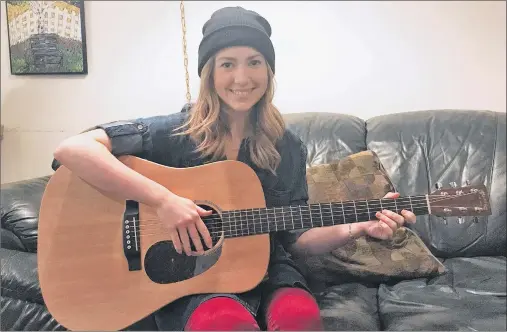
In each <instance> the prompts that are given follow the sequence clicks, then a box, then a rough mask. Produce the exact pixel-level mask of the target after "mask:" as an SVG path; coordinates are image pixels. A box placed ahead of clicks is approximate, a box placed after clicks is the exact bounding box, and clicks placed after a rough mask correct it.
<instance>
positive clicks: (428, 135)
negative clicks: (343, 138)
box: [366, 110, 506, 257]
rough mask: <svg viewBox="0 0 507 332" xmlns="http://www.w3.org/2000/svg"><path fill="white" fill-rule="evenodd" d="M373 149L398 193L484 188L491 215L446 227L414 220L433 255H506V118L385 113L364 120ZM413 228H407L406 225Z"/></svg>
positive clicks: (499, 115) (449, 113) (477, 113)
mask: <svg viewBox="0 0 507 332" xmlns="http://www.w3.org/2000/svg"><path fill="white" fill-rule="evenodd" d="M367 132H368V135H367V139H366V141H367V144H368V149H371V150H373V151H375V152H376V153H377V154H378V156H379V158H380V160H381V161H382V164H383V165H384V166H385V168H386V170H387V172H388V174H389V176H390V177H391V179H392V180H393V182H394V183H395V186H396V187H397V188H398V191H399V192H400V193H401V195H415V194H424V193H428V191H433V190H434V189H435V184H436V183H437V182H440V183H442V185H443V186H445V187H450V186H449V183H450V182H456V184H457V186H459V187H461V186H465V185H466V180H469V181H470V184H472V185H475V184H484V185H486V187H487V188H488V189H489V192H490V197H491V199H490V200H491V205H492V213H493V214H492V215H491V216H485V217H479V218H478V222H477V223H476V222H474V221H473V218H472V217H465V218H464V221H465V222H464V223H462V224H460V223H458V222H457V218H456V217H451V218H448V223H447V224H445V223H444V221H443V220H442V219H441V218H439V217H435V216H429V217H428V216H425V217H419V218H418V220H417V223H416V224H415V225H414V226H413V227H414V229H415V230H416V231H417V233H418V234H419V235H420V236H421V238H422V239H423V240H424V242H425V243H426V244H427V245H428V246H429V248H430V249H431V250H432V251H433V252H434V253H435V255H436V256H438V257H460V256H489V255H492V256H495V255H505V246H506V214H505V199H506V187H505V184H506V182H505V150H506V149H505V114H504V113H494V112H487V111H454V110H435V111H420V112H409V113H402V114H390V115H385V116H379V117H374V118H372V119H369V120H368V121H367ZM410 227H412V225H411V226H410Z"/></svg>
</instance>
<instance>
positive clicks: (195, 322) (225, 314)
mask: <svg viewBox="0 0 507 332" xmlns="http://www.w3.org/2000/svg"><path fill="white" fill-rule="evenodd" d="M185 330H186V331H218V330H221V331H258V330H260V329H259V326H258V324H257V322H256V320H255V318H254V317H253V316H252V314H251V313H250V312H249V311H248V310H247V309H246V308H245V307H244V306H243V305H242V304H241V303H239V302H238V301H236V300H234V299H231V298H229V297H215V298H212V299H210V300H207V301H205V302H203V303H202V304H201V305H199V306H198V307H197V308H196V309H195V311H194V312H193V313H192V314H191V315H190V318H189V319H188V322H187V324H186V326H185Z"/></svg>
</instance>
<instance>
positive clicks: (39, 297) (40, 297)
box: [2, 285, 43, 304]
mask: <svg viewBox="0 0 507 332" xmlns="http://www.w3.org/2000/svg"><path fill="white" fill-rule="evenodd" d="M2 289H5V290H8V291H11V292H13V293H15V294H18V295H21V297H23V296H22V295H25V293H26V292H20V291H19V290H17V289H12V288H9V287H6V286H3V285H2ZM2 296H5V294H3V292H2ZM8 297H11V296H8ZM30 297H31V298H35V299H37V300H41V301H43V298H42V296H40V295H35V296H29V298H30ZM11 298H13V297H11ZM17 300H21V301H27V302H32V303H37V304H40V303H39V302H33V301H30V300H28V299H17Z"/></svg>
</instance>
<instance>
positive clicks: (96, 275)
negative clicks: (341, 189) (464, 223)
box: [38, 156, 491, 331]
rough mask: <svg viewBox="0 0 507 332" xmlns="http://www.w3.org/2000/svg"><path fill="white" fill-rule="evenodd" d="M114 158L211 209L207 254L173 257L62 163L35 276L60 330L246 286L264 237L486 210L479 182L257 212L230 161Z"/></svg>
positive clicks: (251, 185)
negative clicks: (386, 215) (406, 215)
mask: <svg viewBox="0 0 507 332" xmlns="http://www.w3.org/2000/svg"><path fill="white" fill-rule="evenodd" d="M120 160H121V161H122V162H123V163H124V164H125V165H127V166H128V167H130V168H131V169H133V170H135V171H137V172H138V173H140V174H142V175H144V176H146V177H148V178H150V179H152V180H154V181H156V182H158V183H160V184H162V185H163V186H165V187H166V188H168V189H169V190H171V191H172V192H174V193H175V194H177V195H180V196H183V197H187V198H189V199H192V200H193V201H194V202H196V204H198V205H200V206H202V207H205V208H207V209H211V210H213V214H212V215H210V216H208V217H204V218H203V220H204V222H205V224H206V226H207V227H208V229H209V231H210V233H211V235H212V238H213V248H211V249H209V250H207V251H206V252H205V253H204V254H203V255H198V254H195V255H191V256H187V255H185V254H184V253H183V254H178V253H177V252H176V251H175V249H174V248H173V246H172V244H171V241H170V238H169V236H168V233H167V228H166V227H165V226H164V225H163V223H161V222H160V221H159V220H158V219H157V215H156V212H155V211H154V210H153V209H152V208H150V207H148V206H146V205H143V204H139V203H138V202H135V201H129V200H125V199H124V198H121V197H113V196H111V195H109V194H106V193H103V192H101V191H100V190H98V189H97V188H95V187H93V186H91V185H90V184H88V183H86V182H85V181H83V180H82V179H81V178H79V177H77V176H76V175H74V174H73V173H72V172H71V171H70V170H69V169H67V168H65V167H64V166H61V167H60V168H59V169H58V170H57V171H56V172H55V173H54V174H53V176H52V177H51V179H50V181H49V183H48V185H47V187H46V190H45V192H44V195H43V199H42V203H41V210H40V216H39V218H40V220H39V239H38V272H39V279H40V286H41V291H42V295H43V298H44V301H45V304H46V305H47V308H48V310H49V311H50V313H51V314H52V315H53V316H54V318H55V319H56V320H57V321H58V322H59V323H60V324H62V325H63V326H64V327H66V328H67V329H71V330H88V331H90V330H121V329H124V328H125V327H128V326H129V325H131V324H133V323H135V322H137V321H139V320H141V319H142V318H144V317H146V316H148V315H150V314H151V313H153V312H155V311H156V310H158V309H159V308H161V307H163V306H165V305H166V304H168V303H171V302H173V301H175V300H176V299H178V298H181V297H184V296H186V295H191V294H197V293H214V292H225V293H240V292H245V291H247V290H250V289H252V288H254V287H255V286H256V285H258V284H259V283H260V282H261V281H262V280H263V279H264V277H265V275H266V271H267V267H268V262H269V254H270V248H269V246H270V242H269V233H271V232H277V231H283V230H294V229H307V228H313V227H326V226H331V225H337V224H344V223H354V222H360V221H367V220H374V219H375V212H377V211H379V210H381V209H384V208H385V209H390V210H393V211H396V212H398V213H399V211H401V210H402V209H408V210H411V211H413V212H414V213H415V214H416V215H426V214H432V215H436V216H442V217H446V216H479V215H489V214H491V209H490V206H489V197H488V194H487V190H486V188H485V187H484V186H482V185H480V186H467V187H463V188H451V189H440V190H437V191H435V192H433V193H431V194H427V195H418V196H407V197H402V198H398V199H371V200H356V201H346V202H345V201H344V202H330V203H325V204H324V203H321V204H310V205H303V206H284V207H274V208H266V204H265V199H264V194H263V190H262V186H261V183H260V181H259V179H258V177H257V175H256V174H255V173H254V171H253V170H252V169H251V168H250V167H248V166H247V165H246V164H243V163H241V162H238V161H232V160H228V161H219V162H215V163H210V164H206V165H203V166H198V167H190V168H182V169H179V168H171V167H166V166H162V165H159V164H156V163H153V162H150V161H147V160H144V159H140V158H137V157H134V156H125V157H120ZM205 248H206V247H205Z"/></svg>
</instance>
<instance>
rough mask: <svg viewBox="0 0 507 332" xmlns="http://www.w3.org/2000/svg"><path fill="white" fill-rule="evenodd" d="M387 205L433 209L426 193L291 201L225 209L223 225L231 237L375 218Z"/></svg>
mask: <svg viewBox="0 0 507 332" xmlns="http://www.w3.org/2000/svg"><path fill="white" fill-rule="evenodd" d="M384 209H385V210H391V211H393V212H396V213H400V212H401V211H402V210H404V209H405V210H409V211H412V212H413V213H414V214H415V215H426V214H428V211H429V208H428V200H427V197H426V195H418V196H406V197H403V198H397V199H391V198H384V199H369V200H354V201H343V202H331V203H318V204H309V205H291V206H283V207H274V208H258V209H244V210H231V211H225V212H224V213H223V214H222V228H223V231H224V235H225V237H227V238H231V237H239V236H248V235H258V234H266V233H271V232H278V231H285V230H297V229H308V228H315V227H326V226H334V225H340V224H349V223H356V222H361V221H368V220H375V219H377V218H376V216H375V214H376V213H377V212H379V211H382V210H384Z"/></svg>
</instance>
